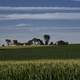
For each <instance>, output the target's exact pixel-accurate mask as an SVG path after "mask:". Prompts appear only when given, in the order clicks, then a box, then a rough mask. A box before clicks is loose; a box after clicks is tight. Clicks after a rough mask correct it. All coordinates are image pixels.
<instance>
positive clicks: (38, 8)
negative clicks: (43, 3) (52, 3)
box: [0, 0, 80, 10]
mask: <svg viewBox="0 0 80 80" xmlns="http://www.w3.org/2000/svg"><path fill="white" fill-rule="evenodd" d="M75 1H80V0H75ZM49 9H53V10H80V8H79V7H0V10H49Z"/></svg>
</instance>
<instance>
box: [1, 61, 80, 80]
mask: <svg viewBox="0 0 80 80" xmlns="http://www.w3.org/2000/svg"><path fill="white" fill-rule="evenodd" d="M0 80H80V60H34V61H6V62H5V61H1V62H0Z"/></svg>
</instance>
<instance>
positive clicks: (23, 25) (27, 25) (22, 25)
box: [16, 23, 31, 27]
mask: <svg viewBox="0 0 80 80" xmlns="http://www.w3.org/2000/svg"><path fill="white" fill-rule="evenodd" d="M16 26H17V27H30V26H31V25H29V24H24V23H22V24H17V25H16Z"/></svg>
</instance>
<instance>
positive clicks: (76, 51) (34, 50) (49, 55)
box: [0, 45, 80, 60]
mask: <svg viewBox="0 0 80 80" xmlns="http://www.w3.org/2000/svg"><path fill="white" fill-rule="evenodd" d="M79 58H80V45H66V46H56V45H54V46H24V47H22V46H14V47H11V46H9V47H0V60H28V59H79Z"/></svg>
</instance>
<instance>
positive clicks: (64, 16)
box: [0, 13, 80, 20]
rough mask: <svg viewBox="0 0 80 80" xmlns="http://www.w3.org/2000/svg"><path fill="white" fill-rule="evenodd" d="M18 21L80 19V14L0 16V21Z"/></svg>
mask: <svg viewBox="0 0 80 80" xmlns="http://www.w3.org/2000/svg"><path fill="white" fill-rule="evenodd" d="M18 19H80V13H43V14H9V15H0V20H18Z"/></svg>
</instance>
